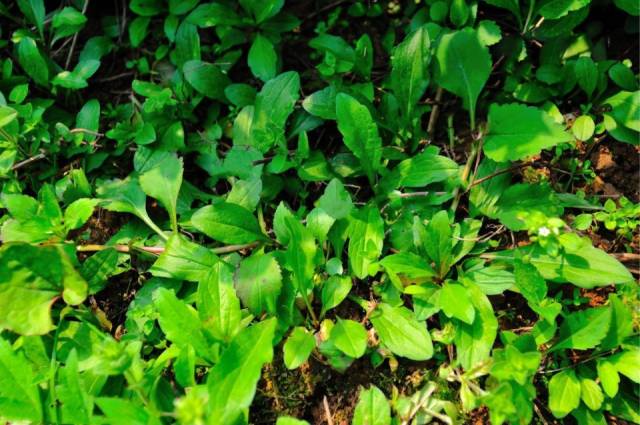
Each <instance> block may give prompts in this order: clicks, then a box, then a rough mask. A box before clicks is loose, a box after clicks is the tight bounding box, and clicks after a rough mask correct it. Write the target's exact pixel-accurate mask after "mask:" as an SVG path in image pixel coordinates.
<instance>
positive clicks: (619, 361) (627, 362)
mask: <svg viewBox="0 0 640 425" xmlns="http://www.w3.org/2000/svg"><path fill="white" fill-rule="evenodd" d="M609 361H610V362H611V363H612V364H613V366H614V367H615V368H616V369H617V371H618V372H619V373H621V374H623V375H624V376H626V377H627V378H629V379H631V380H632V381H633V382H635V383H636V384H640V368H638V364H640V350H639V349H637V348H630V349H629V350H626V351H623V352H622V353H618V354H615V355H613V356H611V357H610V358H609Z"/></svg>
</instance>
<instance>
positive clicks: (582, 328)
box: [551, 307, 611, 351]
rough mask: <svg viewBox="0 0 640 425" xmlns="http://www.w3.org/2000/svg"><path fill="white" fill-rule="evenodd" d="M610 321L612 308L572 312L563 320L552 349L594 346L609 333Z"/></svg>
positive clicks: (584, 348)
mask: <svg viewBox="0 0 640 425" xmlns="http://www.w3.org/2000/svg"><path fill="white" fill-rule="evenodd" d="M610 323H611V310H610V309H609V308H606V307H598V308H590V309H588V310H582V311H577V312H575V313H571V314H570V315H568V316H567V317H566V318H565V319H564V322H562V326H560V335H559V339H558V341H557V342H556V343H555V345H554V346H553V347H551V351H558V350H561V349H567V348H571V349H574V350H588V349H590V348H593V347H595V346H596V345H598V344H599V343H600V341H602V339H603V338H604V337H605V336H606V335H607V331H608V330H609V325H610Z"/></svg>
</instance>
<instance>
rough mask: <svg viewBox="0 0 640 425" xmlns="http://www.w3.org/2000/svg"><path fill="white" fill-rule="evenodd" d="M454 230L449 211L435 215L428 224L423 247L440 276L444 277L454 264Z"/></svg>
mask: <svg viewBox="0 0 640 425" xmlns="http://www.w3.org/2000/svg"><path fill="white" fill-rule="evenodd" d="M452 234H453V233H452V229H451V223H450V220H449V214H448V212H447V211H445V210H442V211H439V212H437V213H436V214H434V216H433V217H431V220H430V221H429V223H428V224H427V227H426V232H425V235H424V240H423V245H424V250H425V251H426V253H427V255H428V256H429V258H431V260H432V261H433V262H434V263H435V265H436V270H437V272H438V276H440V277H444V276H445V275H446V274H447V272H448V271H449V268H450V267H451V264H452V256H453V243H452V240H453V238H452Z"/></svg>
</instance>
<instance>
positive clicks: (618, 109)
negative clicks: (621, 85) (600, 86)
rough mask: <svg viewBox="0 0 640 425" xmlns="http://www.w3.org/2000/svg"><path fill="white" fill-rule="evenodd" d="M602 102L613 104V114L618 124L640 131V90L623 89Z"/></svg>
mask: <svg viewBox="0 0 640 425" xmlns="http://www.w3.org/2000/svg"><path fill="white" fill-rule="evenodd" d="M602 103H603V104H608V105H609V106H611V116H613V118H614V119H615V120H616V122H617V123H618V124H620V125H622V126H624V127H626V128H628V129H631V130H633V131H640V91H635V92H628V91H621V92H620V93H617V94H615V95H613V96H611V97H610V98H608V99H605V100H604V101H603V102H602Z"/></svg>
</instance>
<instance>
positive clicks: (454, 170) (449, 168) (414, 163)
mask: <svg viewBox="0 0 640 425" xmlns="http://www.w3.org/2000/svg"><path fill="white" fill-rule="evenodd" d="M459 169H460V167H459V166H458V164H457V163H456V162H455V161H453V160H451V159H449V158H447V157H446V156H442V155H437V154H435V153H433V152H431V151H425V152H422V153H419V154H418V155H416V156H414V157H413V158H409V159H405V160H404V161H401V162H400V163H399V164H398V165H396V166H395V168H394V169H393V170H392V171H391V172H390V173H388V174H387V175H386V176H384V177H383V178H382V180H381V181H380V187H381V192H382V193H388V192H390V191H391V190H393V189H397V188H398V187H413V188H422V187H425V186H427V185H430V184H432V183H438V182H441V181H444V180H447V179H448V178H450V177H453V176H455V175H457V174H458V172H459Z"/></svg>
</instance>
